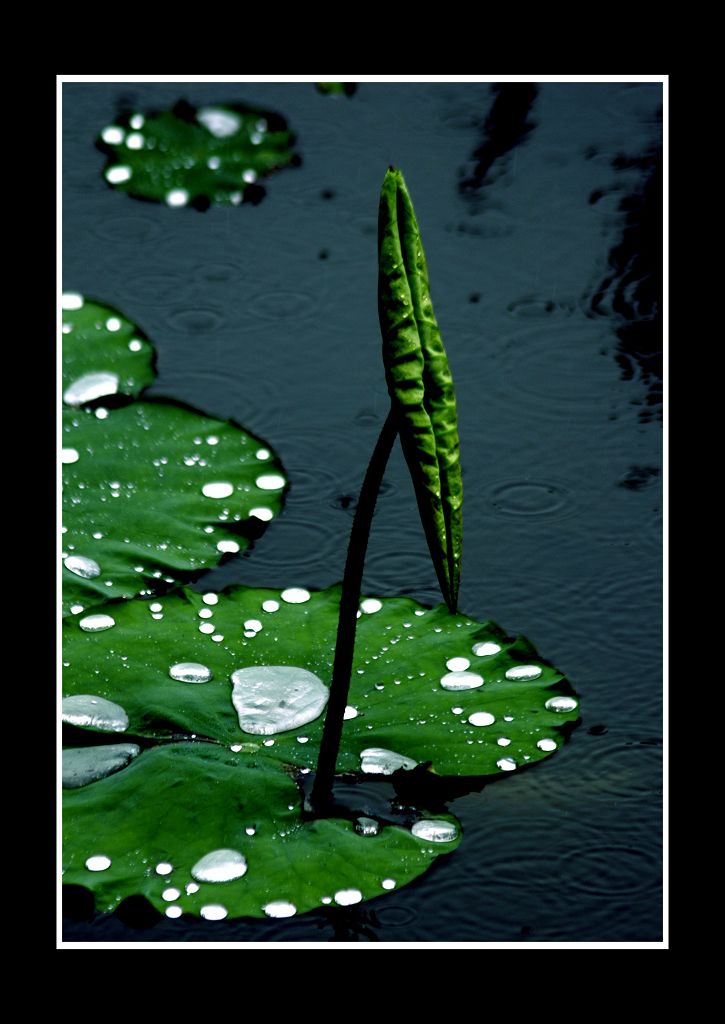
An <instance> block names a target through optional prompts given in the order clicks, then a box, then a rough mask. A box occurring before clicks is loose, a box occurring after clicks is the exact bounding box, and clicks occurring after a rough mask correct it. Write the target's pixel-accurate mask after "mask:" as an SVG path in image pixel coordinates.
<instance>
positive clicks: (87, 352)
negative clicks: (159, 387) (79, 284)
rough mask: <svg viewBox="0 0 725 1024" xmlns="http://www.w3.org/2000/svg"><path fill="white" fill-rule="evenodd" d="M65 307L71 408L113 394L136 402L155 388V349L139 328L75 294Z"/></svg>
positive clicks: (65, 353) (65, 299) (70, 294)
mask: <svg viewBox="0 0 725 1024" xmlns="http://www.w3.org/2000/svg"><path fill="white" fill-rule="evenodd" d="M62 305H63V394H64V395H65V396H66V399H65V400H66V403H67V404H70V405H74V406H75V405H81V404H83V403H84V402H86V401H90V400H91V398H93V399H96V398H101V397H104V396H110V395H115V394H121V395H133V396H135V395H138V394H140V392H141V391H142V390H143V389H144V388H145V387H147V386H148V385H149V384H151V382H152V381H153V379H154V377H155V373H154V349H153V346H152V344H151V342H150V341H149V339H148V338H147V337H146V335H145V334H144V332H143V331H142V330H141V329H140V328H139V327H137V326H136V325H135V324H133V323H131V321H130V320H128V319H127V318H126V317H125V316H124V315H123V313H119V311H118V310H117V309H113V307H111V306H106V305H102V304H101V303H99V302H92V301H90V300H89V299H86V298H84V296H82V295H79V294H78V293H77V292H66V293H65V294H64V295H63V302H62ZM85 395H88V396H91V397H90V398H88V397H84V396H85Z"/></svg>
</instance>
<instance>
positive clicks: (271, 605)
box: [262, 601, 279, 612]
mask: <svg viewBox="0 0 725 1024" xmlns="http://www.w3.org/2000/svg"><path fill="white" fill-rule="evenodd" d="M262 611H265V612H277V611H279V601H262Z"/></svg>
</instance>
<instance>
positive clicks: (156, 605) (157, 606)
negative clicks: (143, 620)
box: [149, 601, 164, 612]
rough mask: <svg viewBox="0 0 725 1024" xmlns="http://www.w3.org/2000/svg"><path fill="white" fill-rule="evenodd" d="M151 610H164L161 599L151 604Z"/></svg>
mask: <svg viewBox="0 0 725 1024" xmlns="http://www.w3.org/2000/svg"><path fill="white" fill-rule="evenodd" d="M149 610H150V611H152V612H161V611H163V610H164V606H163V605H162V604H161V602H160V601H153V602H152V603H151V604H150V605H149Z"/></svg>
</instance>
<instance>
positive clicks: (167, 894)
mask: <svg viewBox="0 0 725 1024" xmlns="http://www.w3.org/2000/svg"><path fill="white" fill-rule="evenodd" d="M179 896H181V892H180V891H179V889H174V888H173V886H172V887H171V888H170V889H164V891H163V892H162V893H161V899H162V900H166V902H167V903H173V902H174V900H178V898H179Z"/></svg>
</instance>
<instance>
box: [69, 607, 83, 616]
mask: <svg viewBox="0 0 725 1024" xmlns="http://www.w3.org/2000/svg"><path fill="white" fill-rule="evenodd" d="M83 607H84V606H83V605H82V604H72V605H71V606H70V610H71V615H80V613H81V612H82V611H83Z"/></svg>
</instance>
